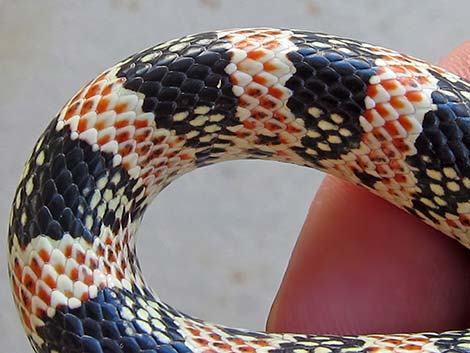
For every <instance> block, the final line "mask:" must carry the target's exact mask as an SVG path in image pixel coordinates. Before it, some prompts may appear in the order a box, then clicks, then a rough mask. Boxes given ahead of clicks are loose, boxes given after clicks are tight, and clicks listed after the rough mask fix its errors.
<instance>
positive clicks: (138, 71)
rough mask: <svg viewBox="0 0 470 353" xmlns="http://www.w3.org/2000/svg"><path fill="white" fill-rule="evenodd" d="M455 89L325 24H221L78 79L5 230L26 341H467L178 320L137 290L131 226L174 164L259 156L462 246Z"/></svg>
mask: <svg viewBox="0 0 470 353" xmlns="http://www.w3.org/2000/svg"><path fill="white" fill-rule="evenodd" d="M469 99H470V86H469V84H468V83H467V82H465V81H464V80H462V79H460V78H458V77H456V76H455V75H453V74H450V73H448V72H446V71H445V70H443V69H440V68H438V67H435V66H433V65H430V64H427V63H425V62H423V61H420V60H417V59H414V58H411V57H409V56H406V55H401V54H399V53H397V52H394V51H391V50H388V49H384V48H380V47H376V46H372V45H369V44H365V43H361V42H358V41H354V40H350V39H345V38H339V37H336V36H331V35H326V34H316V33H310V32H303V31H294V30H283V29H270V28H258V29H235V30H227V31H217V32H208V33H202V34H196V35H191V36H187V37H184V38H180V39H178V40H173V41H169V42H166V43H163V44H160V45H157V46H155V47H152V48H150V49H147V50H144V51H142V52H140V53H138V54H135V55H133V56H131V57H129V58H127V59H125V60H124V61H122V62H120V63H118V64H117V65H115V66H113V67H111V68H110V69H108V70H106V71H105V72H103V73H102V74H101V75H99V76H98V77H97V78H96V79H94V80H93V81H91V82H90V83H89V84H87V85H86V86H85V87H84V88H82V89H81V90H80V91H79V92H78V93H77V94H76V95H75V96H74V97H73V98H72V99H71V100H70V101H69V102H68V103H67V104H66V105H65V106H64V107H63V108H62V110H61V111H60V112H59V113H58V115H57V116H56V117H55V118H54V119H53V121H52V122H51V123H50V125H49V126H48V127H47V129H46V130H45V132H44V133H43V135H42V136H41V137H40V138H39V141H38V143H37V145H36V147H35V148H34V151H33V153H32V156H31V158H30V159H29V161H28V162H27V164H26V167H25V170H24V173H23V175H22V178H21V182H20V184H19V187H18V190H17V193H16V196H15V199H14V202H13V206H12V214H11V223H10V229H9V236H8V249H9V256H10V257H9V271H10V278H11V283H12V288H13V293H14V299H15V302H16V305H17V308H18V311H19V313H20V316H21V319H22V322H23V325H24V328H25V330H26V332H27V335H28V337H29V340H30V342H31V344H32V346H33V348H34V349H35V350H36V351H37V352H44V353H45V352H64V353H73V352H77V353H79V352H90V353H121V352H123V353H137V352H140V353H150V352H158V353H191V352H195V353H222V352H237V353H255V352H256V353H278V352H280V353H284V352H285V353H291V352H292V353H307V352H309V353H330V352H378V351H382V350H383V351H395V352H407V351H409V350H414V351H423V352H430V353H431V352H432V353H434V352H436V353H437V352H447V351H453V352H455V351H456V352H464V351H469V350H470V334H469V332H468V330H462V331H452V332H443V333H422V334H401V335H368V336H354V337H353V336H309V335H301V334H269V333H263V332H251V331H247V330H241V329H233V328H227V327H224V326H220V325H213V324H209V323H206V322H203V321H201V320H198V319H195V318H192V317H189V316H187V315H185V314H183V313H181V312H179V311H178V310H175V309H173V308H172V307H171V306H169V305H167V304H165V303H164V302H162V301H161V300H160V299H158V298H157V297H156V296H155V295H154V294H152V292H151V291H150V290H149V289H148V288H147V286H146V285H145V282H144V280H143V278H142V276H141V272H140V269H139V265H138V262H137V259H136V258H135V255H134V254H135V253H134V241H133V239H134V234H135V232H136V229H137V227H138V224H139V222H140V220H141V218H142V216H143V213H144V211H145V209H146V207H147V205H148V204H149V202H150V200H152V199H153V197H154V196H156V195H157V194H158V192H159V191H160V190H161V189H162V188H163V187H165V186H166V185H168V184H169V183H170V182H171V181H172V180H173V179H175V178H176V177H177V176H179V175H181V174H183V173H186V172H188V171H190V170H192V169H195V168H197V167H200V166H205V165H209V164H213V163H215V162H218V161H223V160H229V159H242V158H261V159H269V160H277V161H282V162H288V163H294V164H298V165H303V166H308V167H313V168H317V169H320V170H322V171H325V172H328V173H331V174H334V175H337V176H340V177H342V178H344V179H346V180H349V181H351V182H353V183H355V184H359V185H362V186H364V187H366V188H368V189H370V190H371V191H372V192H374V193H376V194H378V195H380V196H381V197H383V198H385V199H387V200H389V201H390V202H392V203H394V204H395V205H397V206H398V207H401V208H402V209H405V210H407V211H408V212H410V213H412V214H415V215H417V216H418V217H420V218H421V219H422V220H423V221H424V222H426V223H427V224H430V225H431V226H433V227H434V228H436V229H439V230H441V231H442V232H443V233H445V234H447V235H449V236H451V237H454V238H455V239H457V240H458V241H459V242H460V243H462V244H463V245H464V246H467V247H469V245H470V228H469V222H470V203H469V196H470V195H469V191H468V190H469V187H470V159H469V148H470V104H469V102H470V101H469Z"/></svg>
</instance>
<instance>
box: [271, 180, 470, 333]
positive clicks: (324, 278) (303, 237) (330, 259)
mask: <svg viewBox="0 0 470 353" xmlns="http://www.w3.org/2000/svg"><path fill="white" fill-rule="evenodd" d="M468 268H469V263H468V258H467V256H466V254H465V251H464V249H463V248H462V247H461V246H459V245H458V244H457V243H456V242H455V241H452V240H450V239H448V238H446V237H445V236H443V235H442V234H440V233H439V232H437V231H435V230H433V229H431V228H430V227H428V226H426V225H424V224H422V222H421V221H419V220H417V219H415V218H414V217H410V216H409V215H408V214H405V213H404V212H403V211H401V210H399V209H398V208H396V207H395V206H393V205H391V204H388V203H387V202H385V201H383V200H381V199H379V198H378V197H376V196H374V195H372V194H370V193H369V192H367V191H365V190H364V189H361V188H358V187H356V186H353V185H350V184H348V183H346V182H343V181H341V180H338V179H336V178H332V177H328V178H326V180H325V182H324V183H323V185H322V186H321V188H320V190H319V192H318V194H317V196H316V198H315V200H314V202H313V203H312V207H311V208H310V210H309V214H308V217H307V219H306V222H305V224H304V227H303V229H302V231H301V234H300V237H299V239H298V242H297V244H296V246H295V248H294V251H293V254H292V257H291V260H290V263H289V266H288V269H287V272H286V274H285V277H284V279H283V282H282V284H281V287H280V290H279V292H278V295H277V297H276V299H275V301H274V304H273V307H272V310H271V313H270V316H269V319H268V323H267V328H268V330H269V331H275V332H304V333H331V334H355V333H368V332H369V333H370V332H375V333H380V332H403V331H407V332H414V331H423V330H424V331H426V330H442V329H446V328H457V327H464V326H465V325H466V324H468V316H469V315H468V313H469V311H470V310H469V305H468V303H467V300H466V298H467V295H468V293H469V288H468V284H467V282H468V281H467V277H468V276H467V273H468V272H467V271H468Z"/></svg>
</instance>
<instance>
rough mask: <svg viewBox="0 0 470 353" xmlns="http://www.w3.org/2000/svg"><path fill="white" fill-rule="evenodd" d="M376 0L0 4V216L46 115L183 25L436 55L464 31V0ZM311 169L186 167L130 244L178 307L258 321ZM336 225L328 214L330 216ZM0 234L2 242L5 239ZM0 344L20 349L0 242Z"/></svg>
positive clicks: (469, 6)
mask: <svg viewBox="0 0 470 353" xmlns="http://www.w3.org/2000/svg"><path fill="white" fill-rule="evenodd" d="M444 3H445V2H443V1H433V0H429V1H409V0H395V1H376V0H356V1H341V0H291V1H289V0H256V1H252V0H238V1H228V0H186V1H171V0H168V1H164V0H147V1H144V0H100V1H91V0H82V1H73V2H72V1H69V2H65V1H58V0H57V1H54V0H42V1H21V0H17V1H8V0H0V74H1V81H0V156H1V157H0V158H1V163H2V168H1V169H0V192H1V196H2V197H1V198H0V224H1V225H2V228H1V229H2V233H3V234H6V232H7V227H8V216H9V208H10V203H11V200H12V197H13V193H14V189H15V186H16V183H17V181H18V178H19V175H20V173H21V169H22V166H23V164H24V162H25V160H26V158H27V156H28V154H29V152H30V150H31V148H32V146H33V143H34V142H35V140H36V138H37V137H38V136H39V134H40V133H41V132H42V130H43V128H44V127H45V126H46V124H47V123H48V121H49V120H50V119H52V118H53V117H54V115H55V114H56V112H57V111H58V110H59V108H60V107H61V106H62V105H63V104H64V103H65V102H66V101H67V100H68V99H69V98H70V97H71V96H72V95H73V94H74V93H75V92H76V91H77V90H78V89H79V88H80V87H81V86H82V85H83V84H85V83H86V82H88V81H89V80H90V79H91V78H93V77H94V76H96V74H97V73H99V72H101V71H102V70H103V69H105V68H106V67H108V66H110V65H112V64H114V63H115V62H117V61H119V60H120V59H122V58H124V57H127V56H128V55H130V54H132V53H134V52H136V51H138V50H141V49H143V48H145V47H148V46H151V45H154V44H156V43H158V42H162V41H165V40H168V39H172V38H175V37H179V36H182V35H185V34H189V33H194V32H200V31H208V30H212V29H221V28H229V27H247V26H274V27H292V28H298V29H305V30H311V31H321V32H330V33H334V34H338V35H342V36H348V37H352V38H356V39H362V40H364V41H368V42H372V43H377V44H380V45H382V46H386V47H390V48H393V49H397V50H399V51H403V52H406V53H409V54H412V55H415V56H418V57H421V58H423V59H426V60H429V61H433V62H435V61H437V60H439V59H440V58H442V57H443V56H444V55H445V54H446V53H448V52H449V51H450V50H451V49H453V48H455V47H456V46H458V45H459V44H460V43H462V42H463V41H465V40H467V39H468V38H469V27H468V14H469V13H470V2H468V1H467V0H454V1H452V2H447V4H452V5H444ZM321 178H322V175H321V173H319V172H316V171H312V170H307V169H303V168H300V167H293V166H286V165H278V164H273V163H268V162H256V161H250V162H230V163H226V164H223V165H217V166H212V167H210V168H205V169H202V170H198V171H196V172H193V173H191V174H190V175H186V176H184V177H182V178H181V179H179V180H177V181H176V182H175V183H174V184H172V185H171V186H170V187H168V188H167V189H166V190H164V192H163V193H162V194H161V195H160V196H159V197H158V198H157V200H156V201H155V202H154V204H153V205H152V206H151V207H150V209H149V211H148V212H147V215H146V219H145V220H144V223H143V226H142V228H141V231H140V234H141V237H140V238H141V239H140V240H139V244H138V251H139V253H140V257H141V263H142V267H143V269H144V273H145V275H146V277H147V280H148V282H149V283H151V284H152V286H153V287H154V288H155V290H156V292H157V293H159V295H160V296H161V297H162V298H163V299H164V300H166V301H167V302H169V303H171V304H173V305H174V306H176V307H177V308H178V309H181V310H183V311H186V312H188V313H190V314H193V315H195V316H199V317H202V318H205V319H209V320H211V321H215V322H219V323H223V324H227V325H233V326H242V327H247V328H254V329H263V328H264V324H265V320H266V317H267V314H268V312H269V308H270V305H271V302H272V300H273V298H274V296H275V294H276V290H277V288H278V286H279V284H280V281H281V279H282V275H283V271H284V270H285V268H286V266H287V263H288V259H289V254H290V252H291V250H292V247H293V245H294V243H295V240H296V237H297V234H298V232H299V230H300V228H301V226H302V223H303V220H304V217H305V215H306V212H307V209H308V206H309V203H310V201H311V199H312V198H313V195H314V193H315V190H316V188H317V187H318V185H319V183H320V181H321ZM333 221H334V220H333ZM4 244H5V243H4ZM0 269H1V271H0V332H1V337H2V341H1V344H0V345H1V350H2V351H4V352H9V353H20V352H30V351H31V349H30V347H29V345H28V343H27V340H26V338H25V335H24V333H23V330H22V328H21V326H20V322H19V319H18V318H17V315H16V310H15V309H14V306H13V301H12V299H11V295H10V287H9V283H8V280H7V273H6V251H0Z"/></svg>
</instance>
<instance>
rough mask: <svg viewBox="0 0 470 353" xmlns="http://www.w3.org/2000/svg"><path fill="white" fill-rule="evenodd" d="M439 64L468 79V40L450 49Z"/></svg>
mask: <svg viewBox="0 0 470 353" xmlns="http://www.w3.org/2000/svg"><path fill="white" fill-rule="evenodd" d="M439 65H440V66H442V67H444V68H446V69H447V70H449V71H451V72H453V73H454V74H456V75H458V76H461V77H463V78H466V79H470V40H469V41H466V42H465V43H463V44H462V45H460V46H459V47H457V48H455V49H454V50H452V51H451V52H450V53H449V54H448V55H446V56H445V57H444V58H442V59H441V60H440V61H439Z"/></svg>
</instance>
